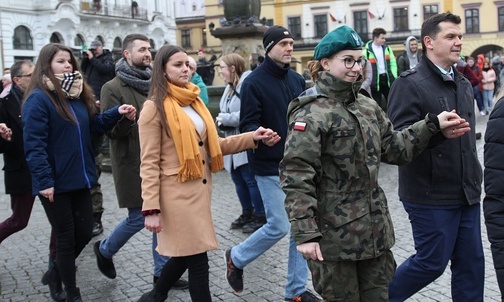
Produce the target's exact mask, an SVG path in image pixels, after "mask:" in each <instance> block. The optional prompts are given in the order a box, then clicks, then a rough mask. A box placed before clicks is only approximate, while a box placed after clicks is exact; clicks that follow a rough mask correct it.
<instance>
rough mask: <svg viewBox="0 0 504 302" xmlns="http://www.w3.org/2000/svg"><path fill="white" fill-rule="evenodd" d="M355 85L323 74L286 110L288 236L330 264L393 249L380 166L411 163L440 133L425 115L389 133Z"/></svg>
mask: <svg viewBox="0 0 504 302" xmlns="http://www.w3.org/2000/svg"><path fill="white" fill-rule="evenodd" d="M360 85H361V82H360V81H357V82H354V83H349V82H345V81H342V80H339V79H336V78H335V77H333V76H331V75H330V74H328V73H326V72H321V73H320V79H319V80H318V81H317V82H316V85H315V86H314V87H312V88H310V89H308V90H307V91H305V92H304V93H303V94H301V96H300V97H298V98H297V99H295V100H294V101H292V102H291V103H290V105H289V110H288V121H289V130H288V133H287V138H286V145H285V153H284V158H283V160H282V162H281V163H280V178H281V186H282V188H283V190H284V191H285V193H286V200H285V206H286V210H287V213H288V215H289V219H290V222H291V232H292V236H293V237H294V240H295V242H296V243H297V244H301V243H304V242H309V241H319V243H320V247H321V250H322V255H323V256H324V259H325V260H328V261H342V260H362V259H370V258H375V257H378V256H379V255H381V254H382V253H383V252H384V251H386V250H388V249H390V248H391V247H392V246H393V245H394V241H395V238H394V230H393V226H392V221H391V218H390V214H389V210H388V207H387V200H386V198H385V194H384V192H383V190H382V189H381V188H380V187H379V186H378V171H379V167H380V162H381V161H384V162H387V163H391V164H397V165H400V164H405V163H408V162H410V161H411V160H413V158H414V157H415V156H416V155H418V154H419V153H420V152H421V151H422V150H423V149H424V148H425V147H426V146H427V144H428V142H429V139H430V138H431V136H432V135H433V134H435V133H437V132H438V129H437V127H436V125H435V124H434V122H432V121H431V120H430V119H429V118H428V117H427V116H426V118H425V120H421V121H419V122H417V123H415V124H413V125H411V126H410V127H408V128H406V129H404V130H402V131H394V130H393V126H392V124H391V123H390V121H389V120H388V118H387V116H386V114H385V113H384V112H383V111H382V109H381V108H380V107H379V106H378V105H377V103H376V102H375V101H373V100H372V99H370V98H368V97H366V96H364V95H362V94H359V93H358V90H359V88H360Z"/></svg>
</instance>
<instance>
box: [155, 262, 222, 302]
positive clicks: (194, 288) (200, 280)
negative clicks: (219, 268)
mask: <svg viewBox="0 0 504 302" xmlns="http://www.w3.org/2000/svg"><path fill="white" fill-rule="evenodd" d="M208 268H209V266H208V256H207V253H206V252H205V253H202V254H197V255H192V256H184V257H172V258H170V260H168V262H166V264H165V266H164V267H163V270H162V271H161V276H159V280H158V282H157V283H156V288H155V290H156V291H157V292H158V293H161V294H164V295H166V294H168V291H169V290H170V288H171V287H172V286H173V284H175V282H177V281H178V279H180V277H181V276H182V274H183V273H184V272H185V271H186V269H188V270H189V294H190V295H191V300H192V301H195V302H211V301H212V296H211V295H210V286H209V281H208V275H209V273H208Z"/></svg>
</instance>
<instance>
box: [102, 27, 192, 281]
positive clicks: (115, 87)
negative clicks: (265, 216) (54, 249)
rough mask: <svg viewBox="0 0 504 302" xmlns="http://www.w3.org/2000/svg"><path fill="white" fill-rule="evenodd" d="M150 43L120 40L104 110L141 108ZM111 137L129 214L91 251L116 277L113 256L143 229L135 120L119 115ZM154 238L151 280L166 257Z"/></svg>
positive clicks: (138, 37)
mask: <svg viewBox="0 0 504 302" xmlns="http://www.w3.org/2000/svg"><path fill="white" fill-rule="evenodd" d="M150 50H151V47H150V42H149V38H148V37H146V36H144V35H142V34H131V35H128V36H126V37H125V38H124V41H123V58H122V59H120V60H119V61H118V62H117V63H116V77H115V78H114V79H113V80H111V81H109V82H107V83H106V84H105V85H103V87H102V90H101V96H102V99H101V105H100V109H101V110H102V112H103V111H106V110H107V109H109V108H112V107H114V106H116V105H118V104H131V105H133V106H135V108H136V110H137V112H140V110H141V109H142V105H143V103H144V102H145V100H146V98H147V94H148V92H149V84H150V81H151V75H152V68H151V59H152V57H151V52H150ZM107 136H108V137H109V139H110V160H111V166H112V176H113V178H114V184H115V189H116V194H117V199H118V202H119V207H121V208H127V209H128V217H126V218H125V219H124V220H123V221H121V222H120V223H119V224H118V225H117V226H116V227H115V228H114V230H113V231H112V233H110V235H109V236H108V237H107V238H106V239H104V240H101V241H97V242H95V244H94V252H95V254H96V259H97V263H98V268H99V269H100V271H101V272H102V273H103V274H104V275H105V276H106V277H108V278H111V279H114V278H115V277H116V270H115V267H114V262H113V261H112V257H113V256H114V255H115V254H116V253H117V252H118V251H119V249H120V248H121V247H122V246H123V245H124V244H126V242H128V240H129V239H130V238H131V237H132V236H133V235H135V234H136V233H138V232H139V231H141V230H143V228H144V221H145V219H144V216H142V202H143V201H142V196H141V191H142V190H141V183H142V180H141V178H140V143H139V138H138V126H137V124H136V122H131V121H129V120H128V119H121V120H120V121H119V122H118V123H117V124H116V125H115V126H114V128H112V130H111V131H109V132H108V133H107ZM156 246H157V238H156V236H155V235H154V236H153V244H152V254H153V258H154V283H156V281H157V279H158V278H159V275H160V274H161V270H162V268H163V266H164V264H165V263H166V261H168V257H165V256H161V255H159V254H158V252H157V251H156V250H155V248H156ZM187 287H188V283H187V281H185V280H182V279H180V280H179V281H178V282H177V283H176V285H175V288H187Z"/></svg>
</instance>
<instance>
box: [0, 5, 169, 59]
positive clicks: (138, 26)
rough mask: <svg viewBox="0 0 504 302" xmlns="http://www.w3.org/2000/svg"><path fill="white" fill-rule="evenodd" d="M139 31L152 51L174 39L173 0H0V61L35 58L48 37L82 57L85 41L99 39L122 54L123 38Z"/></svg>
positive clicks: (118, 53) (107, 47)
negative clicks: (147, 38) (148, 42)
mask: <svg viewBox="0 0 504 302" xmlns="http://www.w3.org/2000/svg"><path fill="white" fill-rule="evenodd" d="M131 33H142V34H145V35H147V36H148V37H149V38H150V40H151V46H152V49H153V50H154V51H155V50H156V49H159V48H160V47H161V46H163V45H164V44H177V37H176V24H175V5H174V1H173V0H136V1H131V0H59V1H58V0H25V1H18V0H2V1H0V58H1V60H0V64H1V68H2V69H3V68H4V67H9V66H11V65H12V64H13V63H14V62H15V61H17V60H22V59H28V60H32V61H36V59H37V56H38V52H39V50H40V49H41V48H42V47H43V46H44V45H46V44H47V43H50V42H57V43H62V44H65V45H67V46H69V47H71V48H72V49H74V50H75V54H76V55H78V56H80V53H81V49H82V48H83V46H87V45H89V44H90V43H91V41H93V40H100V41H101V42H102V44H103V45H104V48H106V49H109V50H111V51H113V53H114V55H115V58H116V59H118V58H120V56H121V50H122V40H123V39H124V37H125V36H126V35H128V34H131Z"/></svg>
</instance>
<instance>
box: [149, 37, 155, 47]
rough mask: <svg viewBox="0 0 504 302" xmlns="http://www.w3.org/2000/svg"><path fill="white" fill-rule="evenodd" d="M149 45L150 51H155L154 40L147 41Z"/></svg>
mask: <svg viewBox="0 0 504 302" xmlns="http://www.w3.org/2000/svg"><path fill="white" fill-rule="evenodd" d="M149 44H150V48H151V49H156V42H154V40H152V39H149Z"/></svg>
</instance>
